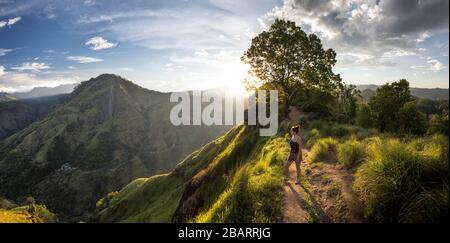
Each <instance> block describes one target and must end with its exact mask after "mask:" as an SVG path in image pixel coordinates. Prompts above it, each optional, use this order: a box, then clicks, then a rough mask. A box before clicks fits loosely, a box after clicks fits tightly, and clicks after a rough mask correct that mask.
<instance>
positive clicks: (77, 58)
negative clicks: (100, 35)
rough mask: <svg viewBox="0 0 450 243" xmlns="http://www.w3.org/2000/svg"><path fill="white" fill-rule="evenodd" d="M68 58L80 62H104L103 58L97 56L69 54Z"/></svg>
mask: <svg viewBox="0 0 450 243" xmlns="http://www.w3.org/2000/svg"><path fill="white" fill-rule="evenodd" d="M66 59H67V60H70V61H75V62H78V63H95V62H103V60H102V59H99V58H95V57H85V56H68V57H66Z"/></svg>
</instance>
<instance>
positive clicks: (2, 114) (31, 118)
mask: <svg viewBox="0 0 450 243" xmlns="http://www.w3.org/2000/svg"><path fill="white" fill-rule="evenodd" d="M67 96H68V95H56V96H49V97H42V98H34V99H26V100H10V101H3V102H0V140H1V139H4V138H6V137H8V136H10V135H12V134H14V133H16V132H18V131H20V130H22V129H24V128H25V127H27V126H28V125H30V124H32V123H33V122H36V121H39V120H41V119H43V118H44V117H46V116H47V115H48V114H50V112H52V111H53V110H54V109H55V108H56V107H57V106H58V105H60V104H62V103H63V102H64V100H65V98H66V97H67Z"/></svg>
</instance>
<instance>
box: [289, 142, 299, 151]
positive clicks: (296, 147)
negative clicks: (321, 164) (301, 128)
mask: <svg viewBox="0 0 450 243" xmlns="http://www.w3.org/2000/svg"><path fill="white" fill-rule="evenodd" d="M289 145H290V146H291V153H295V154H297V153H298V151H299V150H300V144H298V142H295V141H293V140H292V139H291V141H289Z"/></svg>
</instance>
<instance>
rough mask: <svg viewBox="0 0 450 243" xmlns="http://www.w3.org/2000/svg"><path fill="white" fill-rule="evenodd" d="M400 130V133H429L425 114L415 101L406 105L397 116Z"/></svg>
mask: <svg viewBox="0 0 450 243" xmlns="http://www.w3.org/2000/svg"><path fill="white" fill-rule="evenodd" d="M396 122H397V123H398V130H397V132H400V133H411V134H416V135H421V134H424V133H425V132H426V131H427V129H428V128H427V125H428V124H427V119H426V117H425V114H423V113H422V112H420V111H419V108H417V104H416V102H415V101H411V102H408V103H406V104H405V105H404V106H403V107H402V108H400V110H399V111H398V114H397V120H396Z"/></svg>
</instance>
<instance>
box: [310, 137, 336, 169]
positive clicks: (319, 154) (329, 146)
mask: <svg viewBox="0 0 450 243" xmlns="http://www.w3.org/2000/svg"><path fill="white" fill-rule="evenodd" d="M336 147H337V141H336V140H335V139H333V138H322V139H320V140H318V141H317V142H316V143H315V144H314V146H313V147H312V148H311V152H310V153H309V160H310V162H312V163H315V162H324V161H327V160H330V159H332V158H333V155H335V154H336Z"/></svg>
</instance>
